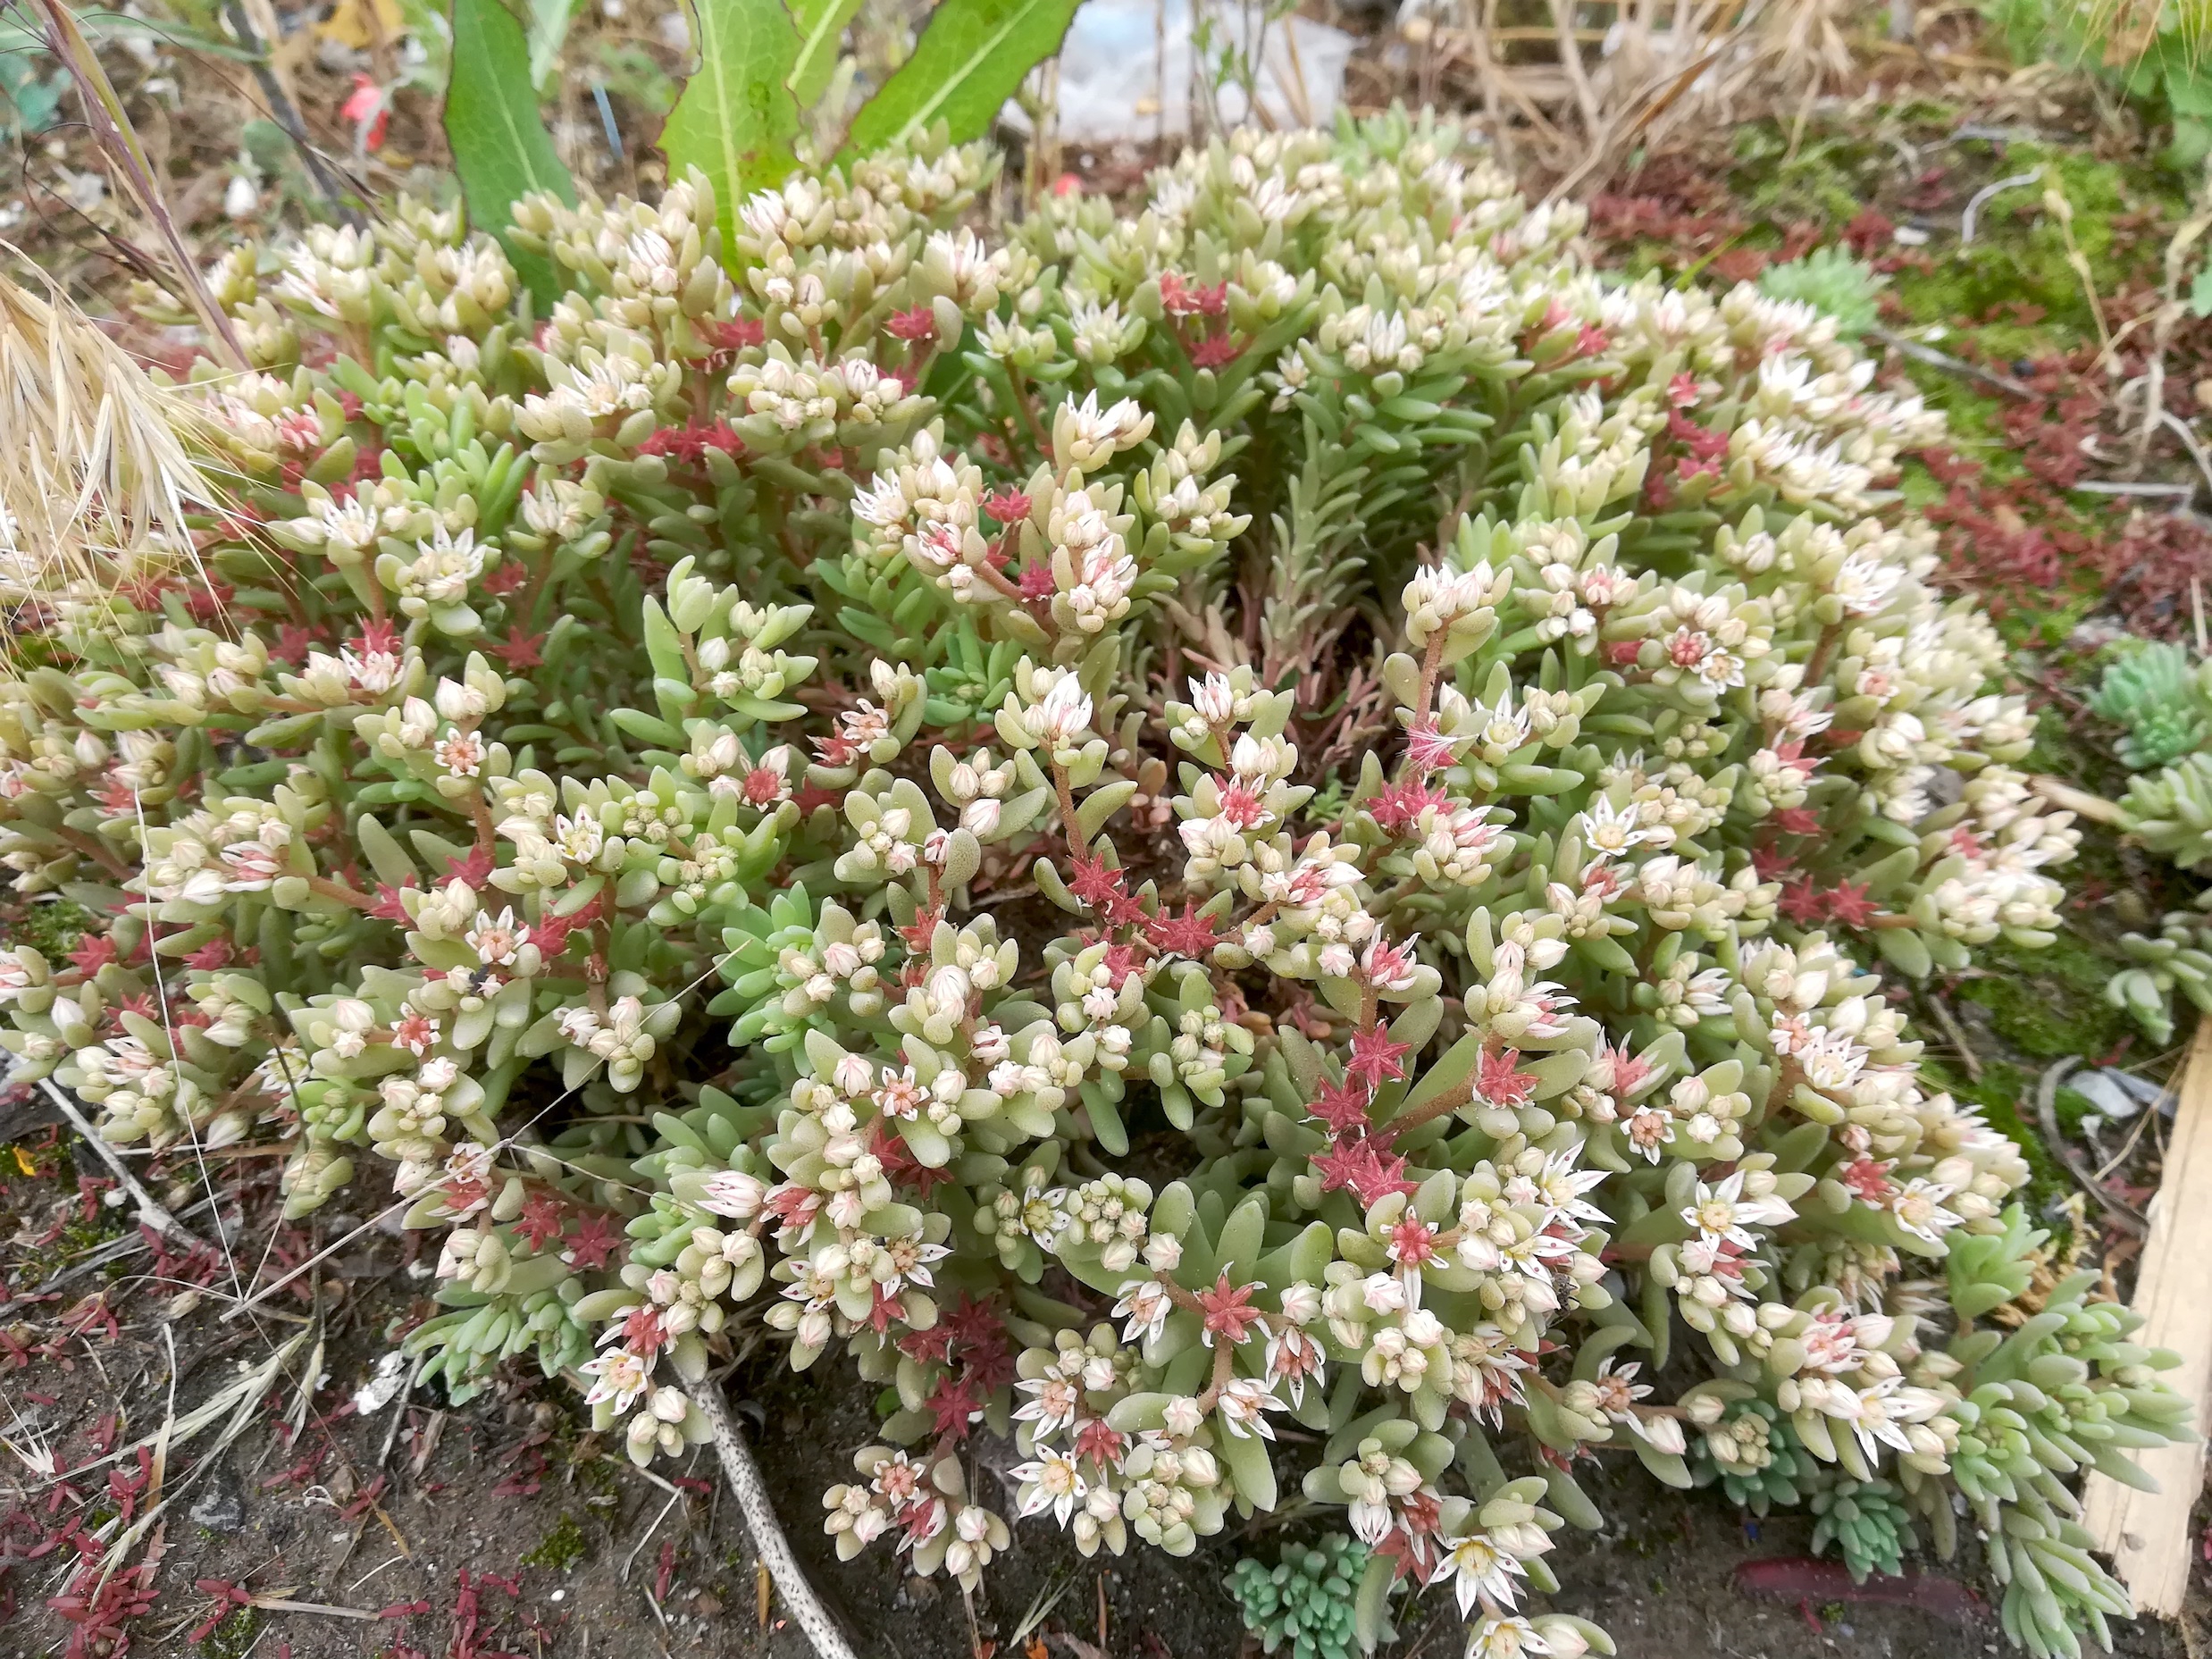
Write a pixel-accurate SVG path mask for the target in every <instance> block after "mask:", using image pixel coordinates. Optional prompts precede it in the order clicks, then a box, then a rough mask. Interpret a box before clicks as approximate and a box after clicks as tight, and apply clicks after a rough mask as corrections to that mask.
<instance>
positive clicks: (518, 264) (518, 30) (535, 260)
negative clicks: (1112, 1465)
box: [446, 0, 576, 305]
mask: <svg viewBox="0 0 2212 1659" xmlns="http://www.w3.org/2000/svg"><path fill="white" fill-rule="evenodd" d="M446 142H447V144H448V145H449V146H451V147H452V150H453V170H454V172H457V173H459V174H460V175H461V194H462V196H463V197H464V198H465V200H466V201H467V203H468V216H469V222H471V223H472V224H473V225H474V226H475V227H476V228H477V229H478V230H490V232H492V233H493V234H494V235H496V236H497V237H499V239H500V240H501V241H502V242H505V241H506V240H507V230H508V225H509V222H510V219H511V216H512V214H513V210H514V206H515V203H516V202H518V201H520V200H521V199H522V198H523V197H525V196H528V195H529V194H531V192H532V191H533V190H548V191H550V192H551V193H552V194H553V195H555V196H557V197H560V199H561V200H562V201H564V202H567V203H570V204H572V205H573V204H574V201H575V199H576V187H575V183H574V180H571V179H570V178H569V176H568V169H567V168H566V167H564V166H562V165H561V158H560V157H559V156H558V155H556V154H555V153H554V149H553V138H552V135H551V134H549V132H547V131H546V130H545V123H544V122H543V121H540V120H539V118H538V95H537V94H536V93H535V92H534V91H533V90H532V88H531V84H530V47H529V45H528V44H527V42H525V41H524V38H523V26H522V25H521V24H520V23H518V22H517V21H515V14H514V13H511V12H509V11H508V10H507V7H506V6H504V5H502V4H500V3H499V0H453V80H452V82H451V84H450V85H449V86H448V88H447V89H446ZM507 256H508V257H509V258H510V259H512V260H513V261H514V262H515V271H516V272H517V273H518V274H519V275H520V276H521V277H522V279H523V281H524V283H525V284H526V285H527V286H528V288H529V289H530V291H531V292H532V294H534V295H536V296H537V297H538V298H539V300H540V302H542V303H543V304H546V305H550V304H551V303H552V301H553V298H554V297H555V296H556V295H557V293H558V292H559V291H560V289H559V285H558V283H557V282H556V281H555V280H554V275H553V264H552V262H551V261H550V260H549V259H547V258H546V257H545V256H543V255H540V254H528V253H524V252H521V251H519V250H517V249H516V248H515V247H513V246H512V245H510V246H509V247H508V248H507Z"/></svg>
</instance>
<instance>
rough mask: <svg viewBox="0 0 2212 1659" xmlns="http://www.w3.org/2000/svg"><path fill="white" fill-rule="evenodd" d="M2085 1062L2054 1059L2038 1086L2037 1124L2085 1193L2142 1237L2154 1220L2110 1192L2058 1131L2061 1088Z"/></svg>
mask: <svg viewBox="0 0 2212 1659" xmlns="http://www.w3.org/2000/svg"><path fill="white" fill-rule="evenodd" d="M2081 1063H2082V1060H2081V1057H2080V1056H2079V1055H2075V1054H2069V1055H2067V1056H2065V1058H2064V1059H2063V1060H2053V1061H2052V1062H2051V1063H2050V1065H2049V1067H2048V1068H2045V1070H2044V1072H2043V1077H2042V1080H2041V1081H2040V1082H2039V1083H2038V1084H2037V1085H2035V1112H2036V1121H2037V1122H2038V1123H2039V1124H2040V1125H2041V1126H2042V1130H2043V1144H2045V1145H2046V1146H2048V1147H2049V1148H2050V1150H2051V1152H2052V1153H2053V1154H2054V1155H2055V1156H2056V1157H2057V1160H2058V1161H2059V1162H2061V1163H2063V1164H2065V1166H2066V1173H2067V1174H2069V1175H2071V1176H2072V1177H2074V1180H2075V1181H2077V1182H2079V1183H2080V1185H2081V1188H2082V1191H2083V1192H2085V1193H2087V1194H2089V1195H2090V1196H2091V1198H2094V1199H2095V1200H2096V1201H2097V1202H2099V1204H2101V1205H2103V1206H2104V1209H2105V1213H2106V1214H2107V1215H2109V1216H2110V1217H2111V1218H2112V1219H2113V1223H2114V1225H2115V1226H2117V1227H2123V1228H2124V1229H2126V1230H2127V1231H2128V1232H2131V1233H2132V1234H2134V1235H2136V1236H2138V1237H2142V1236H2145V1235H2147V1234H2148V1233H2149V1231H2150V1219H2149V1217H2148V1216H2146V1215H2144V1214H2143V1212H2142V1211H2140V1210H2138V1209H2136V1207H2135V1206H2134V1205H2133V1204H2131V1203H2129V1202H2127V1201H2126V1200H2125V1199H2124V1198H2116V1197H2114V1196H2113V1195H2112V1194H2110V1193H2108V1192H2107V1191H2106V1190H2105V1188H2104V1186H2102V1185H2101V1184H2100V1183H2099V1181H2098V1179H2097V1177H2096V1174H2095V1172H2094V1171H2093V1170H2091V1169H2090V1167H2089V1164H2088V1162H2087V1161H2086V1160H2084V1159H2083V1158H2082V1154H2081V1153H2079V1152H2075V1151H2074V1147H2073V1146H2072V1144H2069V1143H2068V1142H2067V1140H2066V1138H2065V1136H2064V1135H2061V1134H2059V1132H2058V1085H2060V1084H2061V1083H2064V1082H2065V1080H2066V1077H2067V1076H2068V1074H2070V1073H2071V1072H2072V1071H2073V1070H2074V1068H2076V1067H2077V1066H2079V1065H2080V1064H2081Z"/></svg>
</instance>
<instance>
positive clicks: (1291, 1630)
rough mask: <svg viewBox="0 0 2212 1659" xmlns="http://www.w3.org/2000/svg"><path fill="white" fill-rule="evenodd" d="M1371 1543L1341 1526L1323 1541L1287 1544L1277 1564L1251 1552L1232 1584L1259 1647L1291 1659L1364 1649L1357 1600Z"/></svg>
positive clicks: (1341, 1658) (1337, 1658)
mask: <svg viewBox="0 0 2212 1659" xmlns="http://www.w3.org/2000/svg"><path fill="white" fill-rule="evenodd" d="M1367 1555H1368V1551H1367V1546H1366V1545H1364V1544H1362V1543H1360V1542H1359V1541H1358V1540H1357V1539H1354V1538H1346V1537H1345V1535H1344V1534H1343V1533H1341V1532H1332V1533H1329V1534H1328V1535H1327V1536H1326V1537H1324V1538H1321V1539H1320V1541H1319V1542H1318V1543H1315V1544H1310V1545H1296V1544H1292V1545H1286V1546H1284V1548H1283V1552H1282V1554H1281V1556H1280V1557H1279V1558H1278V1560H1277V1562H1276V1563H1275V1565H1273V1566H1272V1567H1270V1566H1269V1565H1268V1564H1267V1563H1265V1562H1261V1561H1255V1560H1253V1558H1252V1557H1251V1556H1249V1555H1247V1556H1245V1557H1244V1558H1243V1559H1242V1560H1240V1561H1239V1562H1238V1563H1236V1569H1235V1570H1234V1571H1232V1572H1230V1574H1229V1576H1228V1581H1227V1582H1228V1590H1229V1594H1230V1596H1233V1597H1235V1598H1236V1610H1237V1612H1238V1613H1239V1614H1240V1615H1241V1616H1242V1617H1243V1619H1244V1628H1245V1629H1246V1630H1249V1631H1251V1632H1252V1633H1253V1635H1254V1636H1256V1637H1258V1638H1260V1651H1261V1652H1262V1653H1269V1654H1271V1653H1274V1652H1275V1651H1277V1650H1278V1648H1283V1649H1286V1650H1287V1653H1288V1655H1289V1659H1352V1656H1353V1655H1354V1654H1357V1653H1360V1652H1362V1646H1361V1643H1360V1639H1359V1632H1358V1630H1357V1628H1356V1621H1355V1620H1354V1618H1353V1612H1352V1601H1353V1595H1354V1594H1355V1593H1356V1592H1357V1590H1358V1588H1359V1583H1360V1579H1361V1578H1362V1575H1363V1574H1364V1573H1365V1572H1366V1570H1367Z"/></svg>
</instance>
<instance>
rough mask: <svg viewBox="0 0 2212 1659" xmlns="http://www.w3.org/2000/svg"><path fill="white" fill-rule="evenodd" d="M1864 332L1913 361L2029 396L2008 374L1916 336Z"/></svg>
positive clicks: (2029, 391) (2030, 391)
mask: <svg viewBox="0 0 2212 1659" xmlns="http://www.w3.org/2000/svg"><path fill="white" fill-rule="evenodd" d="M1867 333H1868V334H1870V335H1871V336H1873V338H1874V339H1878V340H1880V341H1881V343H1882V344H1883V345H1885V346H1887V347H1889V349H1890V350H1892V351H1894V352H1896V353H1897V354H1898V356H1905V357H1910V358H1911V359H1912V360H1913V361H1914V362H1915V363H1924V364H1927V365H1928V366H1929V367H1930V368H1931V369H1940V370H1942V371H1943V372H1944V373H1946V374H1956V375H1958V376H1959V377H1960V378H1962V379H1964V380H1970V381H1981V382H1982V384H1983V385H1984V386H1994V387H1996V388H1997V390H1999V391H2001V392H2004V393H2006V394H2007V396H2009V397H2014V398H2032V397H2034V396H2035V392H2034V390H2033V389H2032V388H2031V387H2027V386H2023V385H2022V384H2021V383H2020V382H2019V381H2016V380H2014V379H2012V378H2011V377H2010V376H2008V375H2004V374H1999V373H1997V372H1996V371H1995V370H1994V369H1985V368H1983V367H1982V365H1981V364H1978V363H1968V362H1967V361H1966V360H1965V358H1963V357H1954V356H1951V355H1950V353H1948V351H1938V350H1937V349H1936V348H1934V347H1933V346H1923V345H1922V344H1921V343H1920V342H1919V341H1918V340H1916V339H1906V338H1905V337H1904V336H1903V335H1902V334H1892V333H1891V332H1890V331H1889V330H1888V329H1881V328H1876V329H1869V330H1867Z"/></svg>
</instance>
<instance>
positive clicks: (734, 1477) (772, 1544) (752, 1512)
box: [691, 1386, 857, 1659]
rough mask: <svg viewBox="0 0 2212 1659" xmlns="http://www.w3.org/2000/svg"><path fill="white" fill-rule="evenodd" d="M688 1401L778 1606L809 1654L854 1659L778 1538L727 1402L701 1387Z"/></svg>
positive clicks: (777, 1526) (764, 1489) (755, 1466)
mask: <svg viewBox="0 0 2212 1659" xmlns="http://www.w3.org/2000/svg"><path fill="white" fill-rule="evenodd" d="M691 1398H692V1399H693V1400H694V1401H695V1402H696V1403H698V1405H699V1409H700V1411H701V1412H705V1413H706V1416H707V1426H708V1429H711V1430H712V1431H713V1434H714V1443H715V1452H716V1455H717V1456H719V1457H720V1458H721V1460H722V1472H723V1474H724V1476H725V1478H726V1479H728V1480H729V1483H730V1489H731V1490H732V1491H733V1492H734V1493H736V1494H737V1506H738V1508H739V1509H740V1510H741V1511H742V1512H743V1513H744V1516H745V1529H746V1530H747V1531H748V1532H750V1534H751V1535H752V1541H753V1553H754V1554H756V1555H758V1557H759V1558H760V1560H761V1561H762V1562H763V1563H766V1564H767V1569H768V1576H769V1577H770V1578H772V1579H775V1589H776V1594H777V1595H779V1596H782V1597H783V1605H784V1606H786V1607H788V1608H790V1609H791V1615H792V1619H793V1620H795V1621H797V1622H798V1625H799V1628H800V1630H802V1631H804V1632H805V1634H806V1638H807V1639H808V1640H809V1642H811V1643H813V1644H814V1651H815V1652H816V1653H817V1654H818V1655H821V1659H857V1656H856V1655H855V1654H854V1653H853V1650H852V1645H851V1644H850V1642H848V1641H846V1640H845V1638H844V1633H843V1632H842V1631H841V1630H839V1629H838V1628H837V1625H836V1623H835V1621H833V1620H832V1619H831V1617H830V1615H829V1610H828V1609H827V1608H826V1607H825V1606H823V1605H822V1601H821V1598H820V1597H819V1596H817V1595H816V1594H815V1593H814V1586H812V1585H811V1584H809V1583H808V1582H807V1575H806V1574H805V1573H804V1572H802V1571H800V1566H799V1560H798V1557H797V1556H795V1555H793V1554H792V1546H791V1545H790V1543H789V1541H788V1540H786V1539H785V1538H784V1537H783V1526H782V1524H781V1523H780V1522H778V1521H777V1520H776V1518H775V1505H773V1504H770V1503H769V1502H768V1489H767V1487H766V1486H764V1485H763V1484H762V1483H761V1479H760V1465H759V1464H758V1463H756V1462H753V1454H752V1453H751V1451H750V1449H749V1448H748V1447H747V1446H746V1445H745V1442H744V1439H743V1437H742V1436H741V1435H740V1434H739V1433H738V1428H737V1424H736V1423H735V1422H733V1420H731V1417H730V1408H729V1405H728V1403H726V1402H725V1400H724V1399H723V1397H722V1391H721V1389H719V1388H716V1387H711V1386H710V1387H704V1388H701V1389H700V1390H699V1391H698V1392H697V1393H695V1394H694V1395H692V1396H691Z"/></svg>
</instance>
